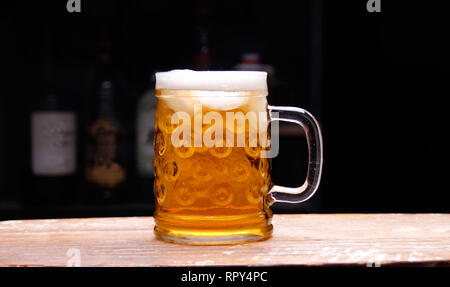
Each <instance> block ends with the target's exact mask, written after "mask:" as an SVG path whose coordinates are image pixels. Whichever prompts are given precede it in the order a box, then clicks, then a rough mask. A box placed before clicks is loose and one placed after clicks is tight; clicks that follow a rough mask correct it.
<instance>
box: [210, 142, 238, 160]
mask: <svg viewBox="0 0 450 287" xmlns="http://www.w3.org/2000/svg"><path fill="white" fill-rule="evenodd" d="M208 150H209V153H210V154H212V155H213V156H215V157H217V158H224V157H227V156H229V155H230V154H231V151H232V150H233V148H232V147H226V146H225V143H224V145H223V147H216V146H214V147H211V148H209V149H208Z"/></svg>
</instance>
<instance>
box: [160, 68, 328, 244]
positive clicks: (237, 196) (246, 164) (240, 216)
mask: <svg viewBox="0 0 450 287" xmlns="http://www.w3.org/2000/svg"><path fill="white" fill-rule="evenodd" d="M266 78H267V74H266V72H246V71H245V72H244V71H214V72H212V71H205V72H195V71H190V70H174V71H170V72H160V73H156V91H155V94H156V97H157V98H158V104H157V109H156V114H155V158H154V167H155V168H154V173H155V181H154V192H155V198H156V210H155V213H154V219H155V234H156V237H157V238H159V239H162V240H165V241H169V242H175V243H185V244H198V245H207V244H233V243H243V242H251V241H258V240H263V239H267V238H269V237H270V236H271V234H272V229H273V227H272V224H271V218H272V212H271V210H270V208H269V207H270V206H271V205H272V204H273V203H274V202H292V203H300V202H303V201H305V200H307V199H308V198H310V197H311V196H312V195H313V194H314V193H315V191H316V190H317V187H318V184H319V181H320V177H321V171H322V136H321V132H320V129H319V125H318V123H317V121H316V120H315V119H314V117H313V116H312V115H311V114H310V113H308V112H307V111H305V110H303V109H300V108H294V107H275V106H270V105H268V104H267V99H266V97H267V93H268V92H267V80H266ZM278 121H288V122H293V123H296V124H298V125H300V126H302V127H303V129H304V130H305V132H306V136H307V142H308V148H309V162H308V172H307V176H306V180H305V183H304V184H303V185H302V186H300V187H297V188H288V187H282V186H278V185H274V184H273V183H272V181H271V178H270V170H271V158H273V157H274V156H276V154H277V152H278V133H277V127H278ZM269 124H270V127H269Z"/></svg>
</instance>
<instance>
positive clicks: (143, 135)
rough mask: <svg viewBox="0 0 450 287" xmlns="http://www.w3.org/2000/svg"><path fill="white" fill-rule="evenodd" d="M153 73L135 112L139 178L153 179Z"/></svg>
mask: <svg viewBox="0 0 450 287" xmlns="http://www.w3.org/2000/svg"><path fill="white" fill-rule="evenodd" d="M156 103H157V101H156V97H155V73H152V75H151V79H150V87H149V89H148V90H147V91H146V92H145V93H144V94H143V95H142V97H141V98H140V99H139V102H138V106H137V111H136V148H137V153H136V156H137V158H136V163H137V170H138V173H139V176H140V177H143V178H153V157H154V155H155V149H154V146H153V138H154V135H155V111H156Z"/></svg>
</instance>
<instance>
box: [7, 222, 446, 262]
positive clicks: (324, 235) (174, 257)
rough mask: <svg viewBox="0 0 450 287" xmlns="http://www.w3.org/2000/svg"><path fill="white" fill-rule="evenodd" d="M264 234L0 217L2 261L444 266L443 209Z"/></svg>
mask: <svg viewBox="0 0 450 287" xmlns="http://www.w3.org/2000/svg"><path fill="white" fill-rule="evenodd" d="M273 224H274V234H273V237H272V238H271V239H269V240H267V241H263V242H257V243H250V244H242V245H232V246H185V245H177V244H169V243H165V242H161V241H158V240H156V239H155V238H154V236H153V218H152V217H131V218H130V217H128V218H90V219H56V220H55V219H52V220H13V221H0V266H68V265H72V266H73V265H81V266H186V265H188V266H205V265H206V266H209V265H252V266H254V265H320V266H323V265H333V266H334V265H340V264H355V265H361V266H367V265H372V266H377V265H380V266H388V265H393V264H394V265H408V264H410V265H431V266H436V265H438V266H442V265H444V266H449V265H450V215H449V214H327V215H276V216H275V217H274V219H273Z"/></svg>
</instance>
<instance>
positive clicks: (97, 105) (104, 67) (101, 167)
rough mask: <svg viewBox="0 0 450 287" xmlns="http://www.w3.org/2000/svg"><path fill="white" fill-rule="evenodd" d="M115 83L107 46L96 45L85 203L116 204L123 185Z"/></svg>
mask: <svg viewBox="0 0 450 287" xmlns="http://www.w3.org/2000/svg"><path fill="white" fill-rule="evenodd" d="M118 86H119V84H118V80H117V78H116V75H115V73H114V69H113V65H112V61H111V44H110V42H107V41H104V42H102V43H101V45H100V52H99V55H98V64H97V69H96V78H95V80H94V85H93V89H92V94H91V95H90V96H89V98H88V119H87V128H86V162H85V181H86V183H87V186H86V189H85V191H86V192H87V193H86V195H85V196H86V199H87V201H91V202H98V203H105V202H113V201H116V200H118V199H119V198H120V197H119V196H120V195H121V193H122V191H123V190H124V187H125V183H126V181H127V176H128V174H127V170H126V169H127V168H126V165H127V164H126V151H125V150H124V147H123V140H124V134H125V130H124V125H123V123H122V121H121V114H120V113H121V109H120V102H119V88H118Z"/></svg>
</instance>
